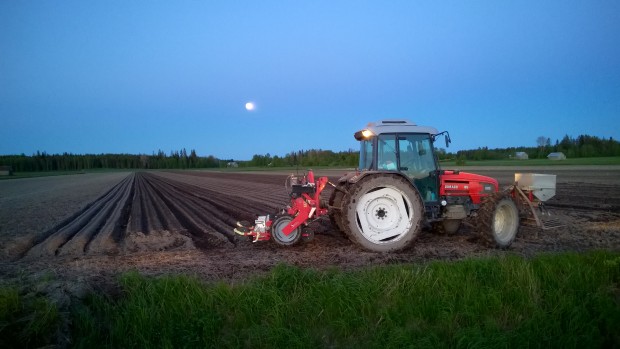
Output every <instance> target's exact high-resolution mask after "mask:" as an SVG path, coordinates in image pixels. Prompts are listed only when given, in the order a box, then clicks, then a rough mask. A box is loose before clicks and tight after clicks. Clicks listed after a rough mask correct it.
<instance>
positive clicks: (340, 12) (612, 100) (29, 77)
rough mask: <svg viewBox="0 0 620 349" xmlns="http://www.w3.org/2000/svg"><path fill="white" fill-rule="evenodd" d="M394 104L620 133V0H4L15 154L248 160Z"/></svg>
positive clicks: (472, 124)
mask: <svg viewBox="0 0 620 349" xmlns="http://www.w3.org/2000/svg"><path fill="white" fill-rule="evenodd" d="M248 101H252V102H254V103H255V104H256V110H254V111H251V112H249V111H247V110H246V109H245V103H246V102H248ZM390 118H405V119H410V120H412V121H414V122H416V123H418V124H421V125H428V126H434V127H436V128H438V129H439V130H449V131H450V134H451V136H452V140H453V143H452V146H451V147H450V148H449V149H448V150H449V151H456V150H460V149H474V148H478V147H483V146H488V147H490V148H496V147H509V146H521V145H525V146H535V145H536V139H537V138H538V136H545V137H549V138H551V139H552V142H555V140H556V139H561V138H562V137H563V136H564V135H566V134H568V135H570V136H578V135H580V134H590V135H596V136H600V137H603V138H608V137H613V138H614V139H617V140H618V139H620V2H618V1H596V0H589V1H570V0H569V1H307V2H302V1H268V0H264V1H98V2H96V1H62V0H59V1H2V2H0V121H1V125H0V154H20V153H25V154H28V155H30V154H32V153H34V152H36V151H37V150H40V151H46V152H48V153H62V152H71V153H78V154H83V153H132V154H137V153H146V154H151V153H152V152H154V151H157V150H158V149H162V150H164V151H165V152H169V151H171V150H179V149H181V148H186V149H187V150H188V151H189V150H190V149H195V150H196V151H197V153H198V154H199V155H203V156H206V155H214V156H216V157H219V158H234V159H241V160H243V159H250V158H251V157H252V155H254V154H266V153H270V154H271V155H284V154H286V153H287V152H290V151H295V150H299V149H310V148H320V149H331V150H334V151H340V150H346V149H349V148H353V149H357V147H358V145H357V142H356V141H355V140H354V138H353V133H354V132H355V131H357V130H359V129H361V128H363V126H364V125H366V124H367V123H368V122H369V121H375V120H380V119H390Z"/></svg>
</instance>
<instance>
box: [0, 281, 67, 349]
mask: <svg viewBox="0 0 620 349" xmlns="http://www.w3.org/2000/svg"><path fill="white" fill-rule="evenodd" d="M59 326H60V314H59V312H58V308H57V306H56V305H55V304H54V303H52V302H50V301H49V300H48V299H47V298H45V297H44V296H42V295H36V294H32V293H30V294H26V295H23V294H20V292H19V291H18V288H17V287H13V286H3V287H0V348H38V347H41V346H44V345H47V344H51V343H53V342H54V341H55V340H56V334H57V331H58V329H59Z"/></svg>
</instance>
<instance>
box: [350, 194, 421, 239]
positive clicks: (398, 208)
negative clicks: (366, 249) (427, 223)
mask: <svg viewBox="0 0 620 349" xmlns="http://www.w3.org/2000/svg"><path fill="white" fill-rule="evenodd" d="M410 207H411V202H410V201H409V199H408V198H407V196H406V195H405V194H404V193H403V192H402V191H400V190H398V189H396V188H392V187H383V188H380V189H377V190H373V191H369V192H368V193H366V194H364V195H363V196H362V197H360V199H359V200H358V202H357V206H356V214H357V223H358V227H359V229H360V231H361V233H362V235H363V236H364V237H365V238H366V239H368V240H369V241H372V242H373V243H375V244H381V243H388V242H392V241H395V240H398V239H400V238H401V237H403V236H404V235H405V234H406V233H407V232H408V231H409V229H410V228H411V225H412V222H411V214H412V213H411V210H410Z"/></svg>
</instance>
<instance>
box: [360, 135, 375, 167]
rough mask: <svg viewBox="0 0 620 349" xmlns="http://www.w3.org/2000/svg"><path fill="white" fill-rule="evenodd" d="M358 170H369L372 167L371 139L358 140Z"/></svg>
mask: <svg viewBox="0 0 620 349" xmlns="http://www.w3.org/2000/svg"><path fill="white" fill-rule="evenodd" d="M360 147H361V148H360V163H359V169H360V170H371V169H372V150H373V148H374V147H373V140H372V139H369V140H363V141H361V142H360Z"/></svg>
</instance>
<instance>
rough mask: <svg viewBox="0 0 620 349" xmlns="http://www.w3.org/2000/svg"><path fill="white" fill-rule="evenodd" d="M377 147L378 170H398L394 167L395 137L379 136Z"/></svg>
mask: <svg viewBox="0 0 620 349" xmlns="http://www.w3.org/2000/svg"><path fill="white" fill-rule="evenodd" d="M377 146H378V148H377V163H378V165H379V166H378V168H379V170H390V171H391V170H393V171H396V170H398V167H397V165H396V135H389V134H388V135H379V142H378V144H377Z"/></svg>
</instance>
